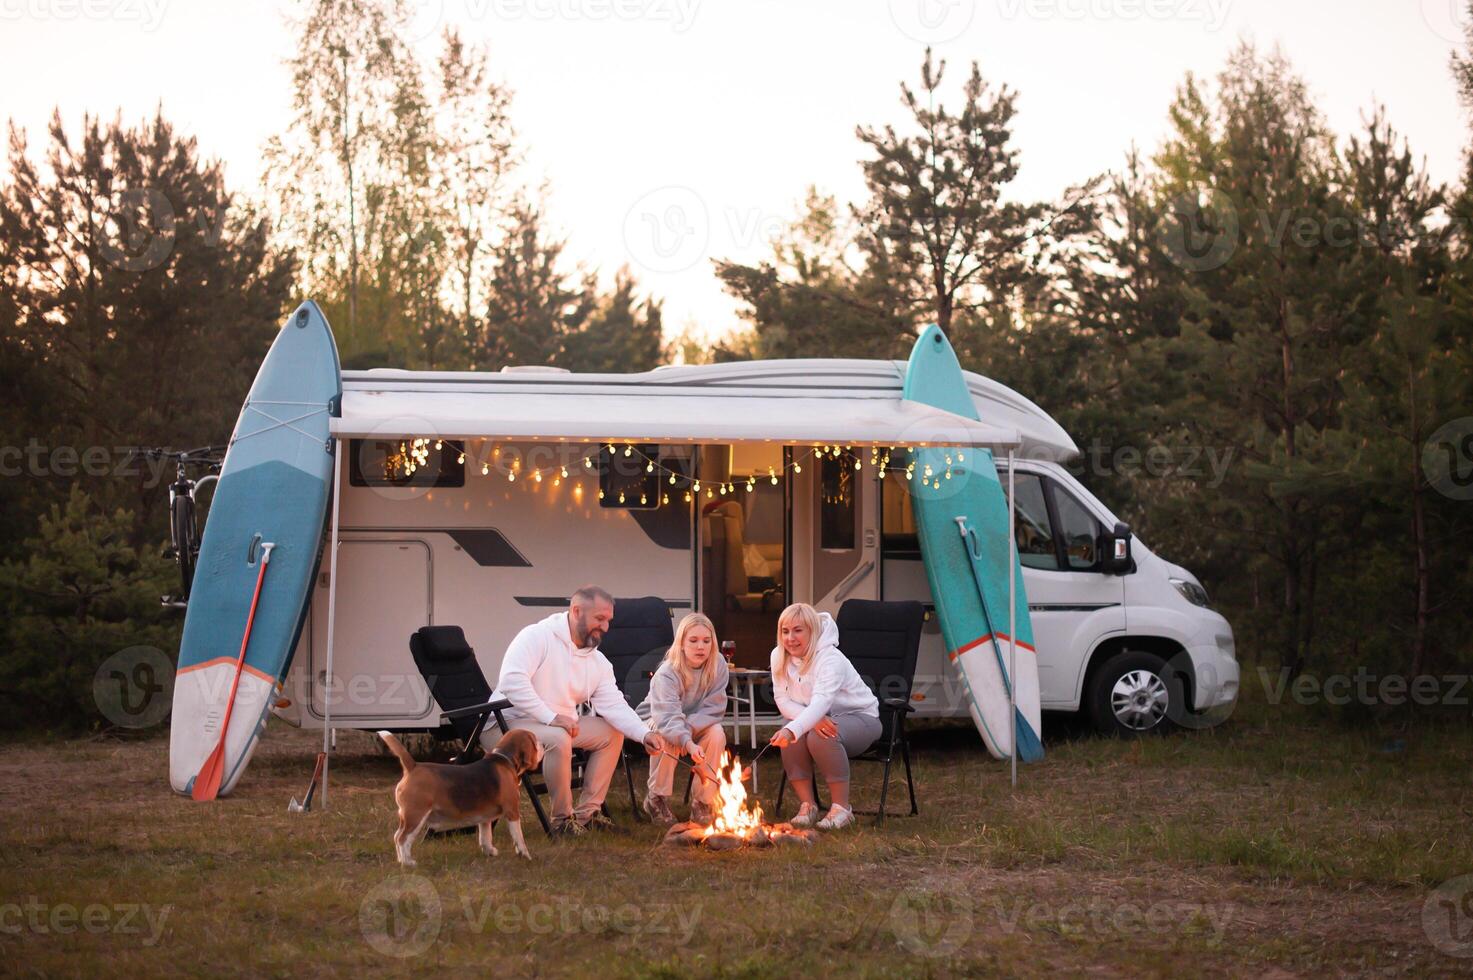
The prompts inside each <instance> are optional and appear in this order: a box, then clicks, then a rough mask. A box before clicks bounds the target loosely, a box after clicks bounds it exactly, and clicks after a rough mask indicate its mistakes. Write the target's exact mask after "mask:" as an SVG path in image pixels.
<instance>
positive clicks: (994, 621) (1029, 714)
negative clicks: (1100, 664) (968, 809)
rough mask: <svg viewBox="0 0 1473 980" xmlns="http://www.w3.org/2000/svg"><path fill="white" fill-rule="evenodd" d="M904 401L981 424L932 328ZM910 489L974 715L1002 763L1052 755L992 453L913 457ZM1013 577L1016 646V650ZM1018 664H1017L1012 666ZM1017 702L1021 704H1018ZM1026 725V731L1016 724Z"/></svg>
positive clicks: (940, 450) (915, 357) (914, 360)
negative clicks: (1013, 641) (1012, 632)
mask: <svg viewBox="0 0 1473 980" xmlns="http://www.w3.org/2000/svg"><path fill="white" fill-rule="evenodd" d="M904 397H905V398H906V399H908V400H910V401H913V402H919V403H921V404H923V405H930V406H932V407H935V408H940V409H943V410H945V411H948V412H951V413H952V414H954V415H959V416H962V417H963V418H967V419H974V420H978V421H983V420H980V419H978V416H977V407H976V404H975V403H974V402H973V401H972V396H971V393H970V392H969V391H968V390H967V382H966V378H965V376H964V375H963V374H962V369H961V364H960V363H959V362H958V361H957V358H956V352H955V351H953V350H952V347H951V344H950V343H949V342H948V341H947V339H946V335H945V334H943V333H942V332H941V330H940V329H939V328H937V327H935V326H931V327H927V328H926V330H925V331H924V332H923V333H922V334H921V336H920V339H919V340H917V341H916V345H915V348H914V349H913V350H912V351H911V355H910V362H909V364H908V365H907V367H906V372H905V387H904ZM911 462H912V463H913V464H914V465H913V468H912V471H911V475H910V480H909V486H910V491H911V503H912V507H913V509H914V511H915V519H916V530H917V532H918V535H919V537H920V544H921V556H922V558H923V560H924V562H925V566H926V577H927V579H928V580H929V581H930V583H931V596H932V598H933V599H934V601H935V604H936V615H937V618H938V619H939V620H940V622H941V635H942V638H943V639H944V640H945V642H946V652H947V659H948V660H949V661H950V662H951V664H952V666H953V667H954V668H955V669H956V671H957V675H958V680H959V681H960V683H961V686H962V689H963V690H964V691H965V692H966V696H967V700H968V705H967V707H968V710H969V711H970V713H971V715H972V720H973V722H975V723H976V725H977V730H978V731H979V732H981V734H982V740H983V742H984V743H985V744H986V746H987V749H988V751H989V752H991V753H992V754H993V755H994V756H996V757H997V758H999V759H1007V758H1011V757H1012V755H1013V732H1014V729H1015V727H1016V731H1017V744H1018V758H1019V759H1021V760H1022V761H1024V762H1032V761H1035V760H1037V759H1041V758H1043V743H1042V741H1041V740H1040V738H1039V735H1040V733H1041V732H1042V730H1043V726H1042V719H1041V711H1040V707H1039V692H1038V660H1037V651H1036V650H1035V649H1034V646H1033V624H1032V621H1031V620H1030V619H1029V618H1028V596H1027V593H1026V592H1025V591H1024V588H1023V571H1022V568H1021V567H1020V566H1019V565H1018V563H1017V561H1016V560H1015V559H1014V557H1013V555H1012V552H1011V549H1010V548H1009V546H1008V544H1009V533H1010V531H1009V528H1008V501H1007V496H1006V493H1005V491H1004V489H1003V487H1002V485H1001V484H1000V483H999V482H998V476H997V464H996V462H995V461H994V459H993V456H992V452H991V451H990V450H987V449H979V448H965V447H926V448H920V449H916V450H914V451H913V454H912V459H911ZM1010 573H1011V575H1012V579H1013V586H1014V589H1015V592H1014V597H1013V610H1014V624H1015V631H1016V637H1017V643H1016V649H1015V650H1014V649H1012V647H1013V644H1011V643H1009V633H1008V629H1009V626H1008V578H1009V574H1010ZM1010 661H1015V664H1014V665H1013V666H1012V667H1010ZM1014 705H1015V707H1014ZM1014 721H1016V726H1014V724H1013V723H1014Z"/></svg>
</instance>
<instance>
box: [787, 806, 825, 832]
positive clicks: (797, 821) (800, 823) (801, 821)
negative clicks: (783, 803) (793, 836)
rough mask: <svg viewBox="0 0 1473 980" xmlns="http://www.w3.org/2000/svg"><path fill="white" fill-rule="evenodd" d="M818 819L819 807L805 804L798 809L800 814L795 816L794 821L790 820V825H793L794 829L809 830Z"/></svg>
mask: <svg viewBox="0 0 1473 980" xmlns="http://www.w3.org/2000/svg"><path fill="white" fill-rule="evenodd" d="M817 819H818V807H816V806H814V805H813V804H812V803H804V804H803V805H802V806H800V807H798V812H797V813H796V814H794V816H793V819H792V820H789V821H788V823H790V824H792V825H793V826H794V827H804V828H807V827H812V826H813V822H814V821H815V820H817Z"/></svg>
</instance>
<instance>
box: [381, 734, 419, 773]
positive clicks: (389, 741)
mask: <svg viewBox="0 0 1473 980" xmlns="http://www.w3.org/2000/svg"><path fill="white" fill-rule="evenodd" d="M378 737H379V738H381V739H383V740H384V744H385V745H387V746H388V747H389V751H390V752H392V753H394V754H395V755H396V756H398V757H399V765H401V766H403V767H404V771H405V772H412V771H413V770H414V766H415V762H414V756H412V755H410V754H409V750H408V749H406V748H405V747H404V746H403V745H402V744H401V743H400V741H399V740H398V739H397V738H395V737H394V735H393V733H392V732H387V731H381V732H379V733H378Z"/></svg>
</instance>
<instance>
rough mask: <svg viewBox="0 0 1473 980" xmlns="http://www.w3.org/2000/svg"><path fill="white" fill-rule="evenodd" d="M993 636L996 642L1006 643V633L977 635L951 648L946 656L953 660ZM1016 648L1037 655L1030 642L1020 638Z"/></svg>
mask: <svg viewBox="0 0 1473 980" xmlns="http://www.w3.org/2000/svg"><path fill="white" fill-rule="evenodd" d="M993 637H996V638H997V642H998V643H1006V642H1008V635H1007V634H1006V633H988V634H987V635H986V636H979V637H977V638H976V639H975V640H973V641H971V642H970V643H963V644H962V645H961V646H959V647H957V648H956V649H955V650H953V651H951V652H950V653H948V654H947V657H949V658H950V659H952V660H955V659H956V658H957V657H960V656H961V655H962V654H964V653H966V652H967V651H968V650H973V649H975V648H977V647H979V646H981V645H982V644H984V643H987V642H989V641H991V640H992V639H993ZM1018 649H1019V650H1027V651H1028V652H1029V653H1032V654H1034V655H1037V653H1038V651H1037V650H1036V649H1035V648H1034V646H1033V644H1032V643H1024V642H1023V641H1022V640H1019V641H1018Z"/></svg>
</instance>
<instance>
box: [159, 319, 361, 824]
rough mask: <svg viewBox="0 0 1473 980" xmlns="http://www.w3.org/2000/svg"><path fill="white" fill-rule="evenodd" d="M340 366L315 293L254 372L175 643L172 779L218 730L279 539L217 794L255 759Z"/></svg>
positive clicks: (313, 521)
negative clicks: (265, 553) (260, 576)
mask: <svg viewBox="0 0 1473 980" xmlns="http://www.w3.org/2000/svg"><path fill="white" fill-rule="evenodd" d="M341 399H342V377H341V371H340V370H339V366H338V352H337V345H336V344H335V343H334V341H333V336H332V329H331V328H330V327H329V326H328V324H327V319H326V318H325V317H324V316H323V315H322V311H321V310H319V309H318V308H317V304H315V303H312V302H310V301H309V302H306V303H303V304H302V305H301V306H300V307H298V308H297V310H296V311H295V312H294V313H293V314H292V315H291V316H290V317H288V318H287V321H286V324H285V325H284V326H283V327H282V328H281V332H280V333H278V334H277V336H276V340H275V341H274V342H273V343H272V345H271V349H270V350H269V351H268V352H267V354H266V359H265V360H264V361H262V362H261V368H260V370H259V371H258V372H257V374H256V380H255V383H253V384H252V385H251V391H250V394H249V395H248V396H247V397H246V401H245V404H244V405H243V406H242V407H241V411H240V418H239V419H238V420H237V421H236V423H235V432H234V433H233V434H232V435H231V437H230V446H229V448H228V449H227V451H226V454H225V462H224V465H223V466H222V467H221V469H220V480H219V482H218V483H217V484H216V485H215V493H214V496H213V497H212V498H211V501H210V508H209V519H208V520H207V521H206V522H205V533H204V537H203V539H202V541H201V544H200V553H199V562H198V564H197V567H196V570H195V573H194V584H193V586H192V588H191V589H190V595H189V606H188V609H187V610H186V613H185V618H184V635H183V639H182V640H181V642H180V646H179V668H178V674H177V677H176V679H175V684H174V708H173V715H172V721H171V726H172V727H171V731H170V733H169V783H170V785H171V786H172V787H173V788H174V789H175V791H177V792H180V793H188V792H190V790H191V788H192V787H193V784H194V777H195V776H196V775H197V774H198V772H199V769H200V766H201V765H202V764H203V763H204V761H205V759H206V758H207V757H208V756H209V755H210V753H211V752H212V751H214V749H215V746H216V745H217V744H219V742H220V733H221V725H222V723H223V722H224V718H225V713H226V702H227V701H228V699H229V697H230V690H231V685H232V682H233V680H234V678H235V675H236V666H235V665H236V658H237V655H238V654H239V653H240V645H241V639H242V637H243V636H244V634H245V625H246V617H247V616H248V615H249V614H250V606H251V596H252V594H253V593H254V591H255V587H256V578H257V573H258V572H259V570H260V564H259V563H260V560H261V551H262V549H261V545H262V544H264V543H267V542H269V543H272V544H274V545H275V548H274V549H273V550H272V552H271V561H270V564H269V565H268V567H267V571H266V577H265V580H264V582H263V583H262V587H261V598H260V601H259V603H258V605H257V607H256V617H255V623H254V625H253V626H252V629H251V635H250V643H249V645H248V646H247V648H246V658H245V664H244V666H243V668H242V669H241V671H240V686H239V690H238V691H237V692H236V696H235V704H234V708H233V709H232V710H231V712H230V727H229V731H228V732H227V733H226V737H225V756H224V768H223V775H222V776H221V779H220V794H221V795H222V796H223V795H225V794H227V793H229V792H230V791H231V790H232V789H233V788H234V787H235V784H236V781H237V780H239V779H240V776H241V773H243V772H244V771H245V767H246V765H247V764H248V763H249V762H250V758H251V753H252V752H253V751H254V750H255V747H256V743H257V741H258V740H259V738H260V736H261V732H262V731H263V730H264V729H265V727H266V718H267V714H268V710H269V709H270V707H271V703H272V700H273V699H274V697H275V696H276V694H275V689H276V686H277V683H278V682H279V681H280V680H281V678H283V677H284V676H285V675H286V670H287V668H288V667H289V666H290V664H291V655H292V650H293V648H294V647H295V645H296V638H297V634H298V632H299V631H300V629H301V624H302V622H303V618H304V617H305V615H306V610H307V601H308V599H309V597H310V595H311V589H312V581H313V578H314V577H315V574H316V569H317V559H318V555H319V553H320V550H321V547H322V538H323V532H324V530H325V526H326V520H327V508H328V501H329V498H330V496H331V491H332V463H333V453H332V441H331V438H330V436H329V434H328V420H329V418H330V417H331V416H332V415H334V414H336V413H337V412H338V411H339V405H340V402H341Z"/></svg>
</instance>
